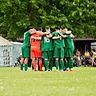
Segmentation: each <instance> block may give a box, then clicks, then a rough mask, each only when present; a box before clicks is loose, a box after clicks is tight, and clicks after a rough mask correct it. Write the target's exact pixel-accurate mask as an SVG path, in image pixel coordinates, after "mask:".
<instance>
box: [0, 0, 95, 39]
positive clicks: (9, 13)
mask: <svg viewBox="0 0 96 96" xmlns="http://www.w3.org/2000/svg"><path fill="white" fill-rule="evenodd" d="M95 10H96V1H95V0H27V1H26V0H0V34H3V36H4V37H6V38H10V39H12V40H16V38H19V37H22V36H23V32H24V31H25V30H26V28H27V27H28V26H29V25H32V26H34V27H36V28H37V27H39V26H42V27H43V28H45V26H46V25H49V26H50V27H51V28H53V29H54V28H55V27H56V26H61V27H64V28H65V27H67V28H68V29H71V30H72V31H73V33H74V34H75V35H76V36H77V37H96V11H95Z"/></svg>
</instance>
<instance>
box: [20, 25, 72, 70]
mask: <svg viewBox="0 0 96 96" xmlns="http://www.w3.org/2000/svg"><path fill="white" fill-rule="evenodd" d="M73 38H74V35H73V34H72V32H71V31H70V30H68V29H67V28H65V29H61V28H60V27H56V30H55V31H54V32H51V30H50V27H49V26H47V27H46V28H45V32H42V28H41V27H40V28H39V29H38V30H36V29H35V28H30V29H29V30H28V31H27V32H25V33H24V42H23V45H22V58H21V64H20V68H21V70H23V67H24V69H25V71H27V70H28V60H29V58H30V59H31V60H32V68H33V70H34V71H37V70H38V67H39V70H40V71H43V69H42V68H43V66H44V70H45V71H52V68H53V65H55V67H56V71H72V68H73V55H74V42H73Z"/></svg>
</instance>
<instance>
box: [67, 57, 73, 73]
mask: <svg viewBox="0 0 96 96" xmlns="http://www.w3.org/2000/svg"><path fill="white" fill-rule="evenodd" d="M68 63H69V69H70V71H72V70H73V58H72V57H70V58H69V60H68Z"/></svg>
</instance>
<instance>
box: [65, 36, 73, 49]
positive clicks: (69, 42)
mask: <svg viewBox="0 0 96 96" xmlns="http://www.w3.org/2000/svg"><path fill="white" fill-rule="evenodd" d="M65 46H66V48H72V49H74V42H73V39H72V38H71V36H70V34H67V37H66V39H65Z"/></svg>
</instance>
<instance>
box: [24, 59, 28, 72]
mask: <svg viewBox="0 0 96 96" xmlns="http://www.w3.org/2000/svg"><path fill="white" fill-rule="evenodd" d="M28 60H29V58H25V59H24V64H25V71H27V70H28Z"/></svg>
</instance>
